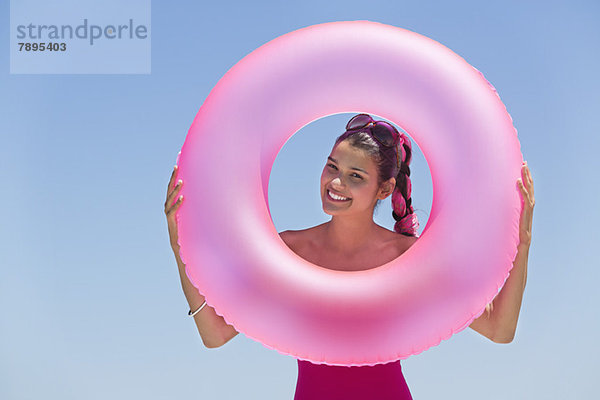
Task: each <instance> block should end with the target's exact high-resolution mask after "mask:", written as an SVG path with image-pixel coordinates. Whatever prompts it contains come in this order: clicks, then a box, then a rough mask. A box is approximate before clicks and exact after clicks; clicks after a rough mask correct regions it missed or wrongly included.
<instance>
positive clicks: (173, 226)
mask: <svg viewBox="0 0 600 400" xmlns="http://www.w3.org/2000/svg"><path fill="white" fill-rule="evenodd" d="M176 172H177V165H176V166H175V167H174V168H173V172H172V173H171V179H170V180H169V184H168V185H167V199H166V201H165V214H166V216H167V225H168V228H169V240H170V242H171V248H172V249H173V253H174V254H175V259H176V260H177V266H178V268H179V277H180V278H181V287H182V288H183V293H184V294H185V297H186V299H187V301H188V304H189V305H190V309H191V310H193V311H195V310H197V309H198V307H200V306H201V305H202V303H204V296H202V295H201V294H200V293H199V292H198V289H196V288H195V287H194V285H193V284H192V282H190V280H189V278H188V277H187V274H186V273H185V264H184V263H183V261H181V256H180V255H179V244H178V238H179V234H178V230H177V219H176V217H175V214H176V213H177V210H178V209H179V207H180V206H181V203H182V202H183V196H179V197H177V196H178V194H179V191H180V190H181V187H182V185H183V181H181V180H179V182H178V183H177V184H175V177H176ZM175 199H177V200H175ZM194 321H195V322H196V327H197V328H198V333H200V337H201V338H202V342H203V343H204V345H205V346H206V347H208V348H215V347H219V346H222V345H224V344H225V343H227V342H228V341H229V340H231V339H232V338H233V337H234V336H235V335H237V334H238V332H237V331H236V330H235V329H234V328H233V326H231V325H228V324H227V323H226V322H225V319H223V317H221V316H220V315H218V314H217V313H216V312H215V309H214V308H212V307H210V306H209V305H208V304H207V305H206V306H204V308H203V309H202V310H200V311H199V312H198V313H197V314H196V315H194Z"/></svg>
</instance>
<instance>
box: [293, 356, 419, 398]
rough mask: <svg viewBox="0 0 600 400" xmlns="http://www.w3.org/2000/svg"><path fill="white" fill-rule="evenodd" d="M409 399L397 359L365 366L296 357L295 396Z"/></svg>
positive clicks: (408, 392)
mask: <svg viewBox="0 0 600 400" xmlns="http://www.w3.org/2000/svg"><path fill="white" fill-rule="evenodd" d="M371 399H377V400H412V396H411V395H410V391H409V390H408V385H407V384H406V381H405V380H404V375H402V369H401V367H400V360H398V361H393V362H390V363H387V364H377V365H374V366H372V367H371V366H364V367H344V366H337V365H336V366H330V365H325V364H313V363H311V362H309V361H303V360H298V382H296V394H295V396H294V400H371Z"/></svg>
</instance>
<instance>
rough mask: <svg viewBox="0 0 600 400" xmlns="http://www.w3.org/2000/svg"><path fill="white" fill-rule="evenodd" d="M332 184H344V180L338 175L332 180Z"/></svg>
mask: <svg viewBox="0 0 600 400" xmlns="http://www.w3.org/2000/svg"><path fill="white" fill-rule="evenodd" d="M331 184H332V185H333V186H342V180H341V179H340V177H339V176H338V177H337V178H335V179H334V180H332V181H331Z"/></svg>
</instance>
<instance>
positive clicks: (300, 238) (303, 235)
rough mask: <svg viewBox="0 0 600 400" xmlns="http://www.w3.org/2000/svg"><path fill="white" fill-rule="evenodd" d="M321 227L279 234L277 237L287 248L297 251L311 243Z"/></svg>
mask: <svg viewBox="0 0 600 400" xmlns="http://www.w3.org/2000/svg"><path fill="white" fill-rule="evenodd" d="M322 226H323V224H321V225H317V226H313V227H310V228H306V229H300V230H287V231H283V232H279V237H280V238H281V240H283V241H284V243H285V244H286V245H287V246H288V247H289V248H291V249H298V248H300V247H303V246H305V245H307V244H309V243H310V242H312V241H313V239H314V238H315V237H316V234H317V233H318V232H319V230H320V228H321V227H322Z"/></svg>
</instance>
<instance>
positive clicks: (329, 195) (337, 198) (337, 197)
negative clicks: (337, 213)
mask: <svg viewBox="0 0 600 400" xmlns="http://www.w3.org/2000/svg"><path fill="white" fill-rule="evenodd" d="M327 199H329V200H330V201H337V202H340V203H341V202H345V201H350V200H352V199H351V198H350V197H344V196H340V195H338V194H336V193H334V192H332V191H331V190H329V189H327Z"/></svg>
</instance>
